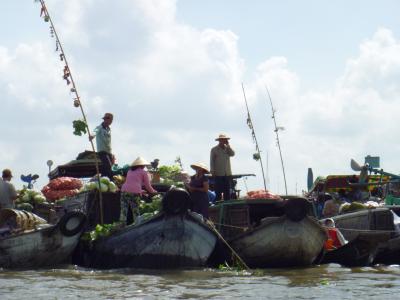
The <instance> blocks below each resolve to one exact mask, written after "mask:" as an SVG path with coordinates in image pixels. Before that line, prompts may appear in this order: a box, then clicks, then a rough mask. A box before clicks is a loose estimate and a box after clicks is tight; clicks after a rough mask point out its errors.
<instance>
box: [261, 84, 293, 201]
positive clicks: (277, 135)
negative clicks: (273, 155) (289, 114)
mask: <svg viewBox="0 0 400 300" xmlns="http://www.w3.org/2000/svg"><path fill="white" fill-rule="evenodd" d="M265 89H266V90H267V94H268V97H269V102H270V103H271V109H272V119H273V120H274V126H275V130H274V131H275V133H276V143H277V145H278V149H279V156H280V157H281V165H282V172H283V180H284V182H285V192H286V195H287V194H288V192H287V184H286V175H285V166H284V165H283V158H282V151H281V144H280V142H279V133H278V131H279V130H283V129H284V128H283V127H278V126H276V118H275V112H276V111H275V109H274V106H273V104H272V99H271V95H270V94H269V90H268V87H267V86H265Z"/></svg>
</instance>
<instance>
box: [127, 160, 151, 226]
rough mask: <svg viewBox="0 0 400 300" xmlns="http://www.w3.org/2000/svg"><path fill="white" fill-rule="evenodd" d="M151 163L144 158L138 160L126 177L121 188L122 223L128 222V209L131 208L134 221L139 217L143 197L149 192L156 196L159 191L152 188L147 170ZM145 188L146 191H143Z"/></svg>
mask: <svg viewBox="0 0 400 300" xmlns="http://www.w3.org/2000/svg"><path fill="white" fill-rule="evenodd" d="M149 165H150V163H149V162H147V160H145V159H144V158H142V157H138V158H136V159H135V160H134V161H133V162H132V164H131V168H130V170H129V171H128V174H127V175H126V180H125V183H124V184H123V185H122V187H121V213H120V221H121V222H122V223H124V224H126V222H127V216H128V208H129V207H130V208H131V210H132V214H133V219H135V217H137V216H138V215H139V211H138V207H139V201H140V200H141V199H142V196H143V195H144V194H145V193H146V192H147V193H149V194H156V193H157V191H156V190H155V189H154V188H153V187H152V186H151V183H150V176H149V173H148V172H147V171H146V170H145V167H146V166H149ZM142 187H144V188H145V190H143V189H142Z"/></svg>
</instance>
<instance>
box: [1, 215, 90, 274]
mask: <svg viewBox="0 0 400 300" xmlns="http://www.w3.org/2000/svg"><path fill="white" fill-rule="evenodd" d="M85 220H86V217H85V215H84V214H83V213H80V212H69V213H67V214H65V215H64V216H63V217H62V218H61V219H60V221H59V222H58V223H57V224H55V225H51V224H47V223H46V222H45V221H44V220H43V219H41V218H39V217H37V216H35V215H34V214H32V213H29V212H25V211H18V210H14V209H3V210H1V211H0V230H1V236H0V267H1V268H6V269H31V268H43V267H55V266H57V265H59V264H61V263H66V262H68V261H69V259H70V257H71V254H72V252H73V251H74V249H75V247H76V246H77V244H78V241H79V237H80V235H81V233H82V230H83V227H84V224H85Z"/></svg>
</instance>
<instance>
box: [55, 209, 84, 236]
mask: <svg viewBox="0 0 400 300" xmlns="http://www.w3.org/2000/svg"><path fill="white" fill-rule="evenodd" d="M85 222H86V216H85V214H84V213H82V212H80V211H70V212H67V213H66V214H65V215H63V216H62V217H61V219H60V221H59V222H58V228H59V229H60V232H61V233H62V234H63V235H64V236H74V235H75V234H77V233H79V232H80V231H82V229H83V226H84V225H85Z"/></svg>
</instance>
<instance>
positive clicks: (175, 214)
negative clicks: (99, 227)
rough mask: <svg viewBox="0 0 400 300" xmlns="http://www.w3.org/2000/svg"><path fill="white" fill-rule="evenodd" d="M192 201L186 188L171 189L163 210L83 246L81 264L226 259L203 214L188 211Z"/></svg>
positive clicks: (162, 264) (166, 265)
mask: <svg viewBox="0 0 400 300" xmlns="http://www.w3.org/2000/svg"><path fill="white" fill-rule="evenodd" d="M189 204H190V196H189V194H188V193H187V192H186V191H184V190H180V189H175V190H171V191H169V192H167V193H166V195H165V196H164V198H163V212H161V213H159V214H158V215H156V216H154V217H153V218H151V219H149V220H147V221H144V222H143V223H139V224H135V225H130V226H127V227H125V228H123V229H122V230H119V231H117V232H115V233H113V234H112V235H110V236H108V237H104V238H100V239H99V240H96V241H94V243H93V244H92V245H91V246H89V247H85V246H84V247H82V249H81V250H80V252H81V255H80V257H81V259H82V261H81V262H80V264H82V265H83V266H86V267H93V268H100V269H110V268H127V267H131V268H156V269H177V268H188V267H189V268H190V267H203V266H207V265H216V264H217V263H218V262H217V260H218V261H219V262H223V259H224V257H222V258H221V259H222V260H219V257H220V256H219V253H218V251H220V250H222V247H221V244H220V242H219V239H218V235H217V233H216V232H215V230H214V229H213V228H212V227H210V226H209V225H208V224H207V222H206V221H205V220H204V219H203V218H202V216H201V215H198V214H196V213H192V212H190V211H188V207H189ZM221 253H222V252H221ZM213 260H214V261H213Z"/></svg>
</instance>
